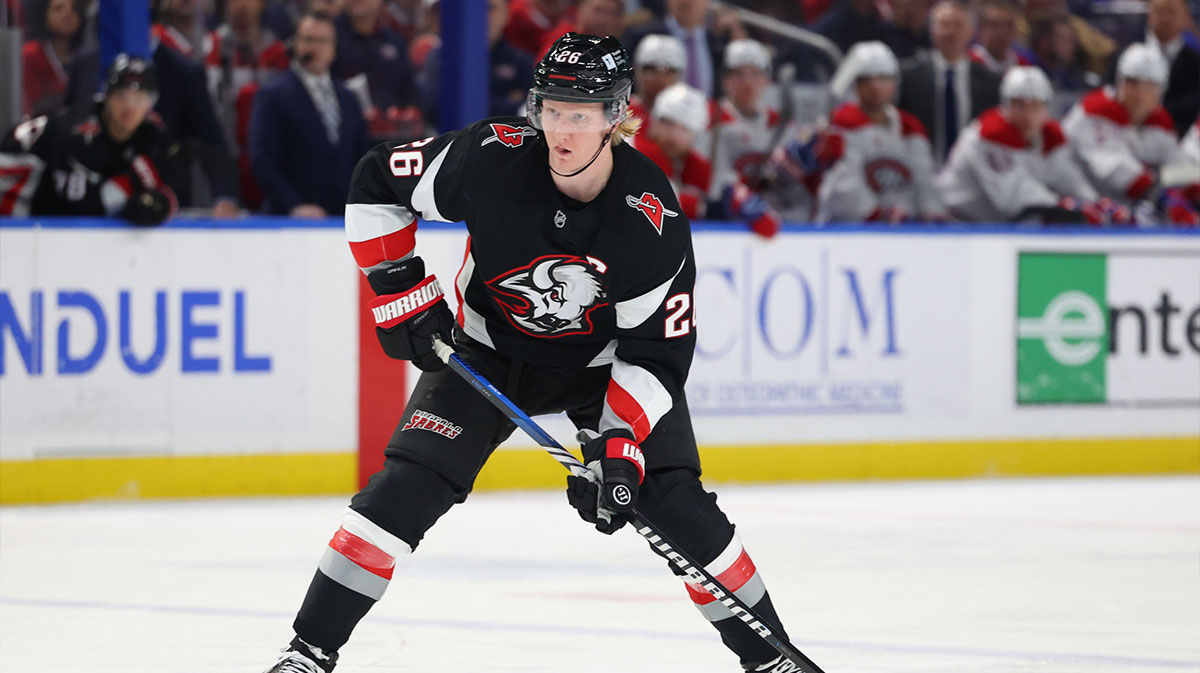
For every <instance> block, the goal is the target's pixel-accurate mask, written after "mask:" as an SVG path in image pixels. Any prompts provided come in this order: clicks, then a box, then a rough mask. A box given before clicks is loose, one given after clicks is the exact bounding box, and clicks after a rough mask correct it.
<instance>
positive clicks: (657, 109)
mask: <svg viewBox="0 0 1200 673" xmlns="http://www.w3.org/2000/svg"><path fill="white" fill-rule="evenodd" d="M650 117H651V118H652V119H667V120H670V121H673V122H675V123H676V124H679V125H680V126H683V127H685V128H687V129H689V130H691V131H692V132H693V133H696V134H700V133H704V130H705V129H707V128H708V100H707V99H705V98H704V94H702V93H700V92H699V91H698V90H696V89H693V88H692V87H690V86H688V85H686V84H684V83H682V82H680V83H678V84H672V85H671V86H669V87H667V88H665V89H663V90H662V92H661V93H659V94H658V98H655V99H654V109H653V110H651V111H650Z"/></svg>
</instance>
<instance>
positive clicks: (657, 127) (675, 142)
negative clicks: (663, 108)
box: [650, 119, 696, 159]
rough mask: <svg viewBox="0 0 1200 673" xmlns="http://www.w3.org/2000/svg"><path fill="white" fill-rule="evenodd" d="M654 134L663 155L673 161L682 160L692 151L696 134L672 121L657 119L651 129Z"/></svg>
mask: <svg viewBox="0 0 1200 673" xmlns="http://www.w3.org/2000/svg"><path fill="white" fill-rule="evenodd" d="M650 128H651V132H652V133H653V134H654V142H656V143H658V146H659V148H661V149H662V151H663V154H666V155H667V156H668V157H670V158H672V159H682V158H683V157H685V156H687V153H688V152H689V151H691V149H692V142H693V141H695V139H696V134H695V133H692V130H691V129H689V128H688V127H686V126H683V125H682V124H676V123H675V122H673V121H671V120H670V119H655V120H654V125H653V126H651V127H650Z"/></svg>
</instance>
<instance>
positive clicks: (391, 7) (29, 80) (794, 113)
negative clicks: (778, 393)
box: [0, 0, 1200, 236]
mask: <svg viewBox="0 0 1200 673" xmlns="http://www.w3.org/2000/svg"><path fill="white" fill-rule="evenodd" d="M3 1H4V2H6V4H7V6H8V10H9V15H10V16H16V17H19V18H20V26H21V27H22V29H23V30H24V33H25V35H26V38H27V41H26V42H25V45H24V48H23V49H22V63H21V66H20V67H21V68H22V88H23V92H22V93H23V95H22V100H21V110H22V112H23V113H24V115H25V116H26V117H25V120H24V121H22V122H21V123H20V124H19V125H18V126H17V127H16V128H14V129H11V130H10V131H9V132H8V133H7V134H6V135H5V136H4V138H3V140H2V141H0V214H22V213H29V212H32V213H61V214H111V215H121V216H124V217H127V218H128V219H130V220H131V221H135V222H138V223H143V224H153V223H156V222H161V221H162V220H164V219H166V218H168V217H170V216H171V215H172V214H174V213H175V212H177V211H178V209H180V208H183V209H186V211H187V212H191V213H199V214H208V215H211V216H214V217H222V218H225V217H235V216H238V215H240V214H243V213H249V212H261V213H270V214H283V215H291V216H294V217H326V216H336V215H339V214H341V213H342V212H343V209H344V202H345V197H346V193H347V191H348V186H349V182H350V177H351V173H352V171H353V169H354V166H355V164H356V162H357V160H358V159H359V157H361V156H362V155H363V154H364V153H366V151H367V150H368V149H369V148H370V147H371V146H372V145H373V144H374V143H377V142H380V141H383V140H387V141H394V142H401V143H402V142H411V141H416V140H419V139H421V138H425V137H428V136H430V135H432V134H433V133H434V125H435V124H434V123H435V122H436V120H437V115H438V110H437V99H438V92H437V89H438V82H439V63H440V52H441V38H440V33H441V26H440V22H441V11H440V9H441V8H440V3H439V0H151V3H150V5H151V7H150V12H151V21H152V22H151V30H150V36H149V39H150V56H149V57H147V58H144V59H143V58H136V57H121V58H118V60H117V62H116V63H114V64H113V67H112V68H111V69H109V70H107V71H106V72H104V73H102V72H101V63H100V57H99V52H98V49H97V45H96V37H95V36H96V12H97V5H98V0H3ZM1189 3H1190V4H1189ZM1196 5H1197V2H1196V1H1195V0H1147V1H1146V2H1145V3H1140V2H1138V3H1106V2H1093V1H1088V0H1021V1H1016V0H975V1H972V2H962V1H958V0H940V1H936V0H843V1H840V2H832V1H831V0H740V1H739V2H737V3H736V4H734V3H718V2H715V0H714V1H712V2H710V0H487V2H486V6H487V40H488V53H489V56H490V64H489V68H490V72H489V77H490V83H489V88H488V91H487V92H486V108H487V110H488V114H489V115H491V116H498V115H523V114H524V105H525V100H526V95H527V92H528V89H529V87H530V85H531V83H532V72H533V67H534V64H535V63H536V62H537V60H538V59H539V58H540V57H541V55H542V54H544V53H545V52H546V51H547V50H548V49H549V47H550V45H552V44H553V43H554V41H555V40H557V39H558V38H559V37H560V36H561V35H563V34H565V33H566V32H569V31H574V32H581V33H589V34H596V35H613V36H617V37H620V38H621V39H622V41H623V43H624V44H625V46H626V47H627V48H628V49H629V50H630V53H631V54H632V55H633V62H634V66H635V83H634V96H633V98H632V100H631V101H630V112H631V114H633V115H635V116H637V117H639V118H640V119H641V120H642V126H641V130H640V131H639V132H638V134H637V135H636V136H635V137H634V138H633V139H632V141H631V144H632V145H633V146H634V147H635V148H636V149H638V150H639V151H641V152H643V153H644V154H646V155H647V156H649V157H650V158H651V159H653V160H654V161H655V162H656V163H657V164H658V165H659V166H660V167H661V168H662V169H663V171H664V172H665V173H666V174H667V176H668V177H669V178H670V179H671V181H672V182H673V183H674V184H675V185H676V189H677V192H678V195H679V200H680V204H681V205H682V206H683V208H684V210H685V211H686V214H687V215H688V216H689V217H691V218H706V219H741V220H745V221H746V222H748V223H750V225H751V227H752V228H753V229H754V230H755V231H757V232H758V233H760V234H763V235H765V236H770V235H772V234H773V233H774V232H775V231H776V230H777V229H778V227H779V226H780V222H781V221H782V220H788V221H799V222H806V221H815V222H864V221H878V222H890V223H895V222H903V221H921V222H948V221H975V222H1001V221H1027V222H1042V223H1091V224H1097V225H1120V224H1138V225H1171V224H1191V225H1196V224H1198V223H1200V216H1198V215H1197V211H1198V210H1200V137H1198V133H1200V130H1198V129H1200V122H1198V121H1197V115H1198V113H1200V38H1198V33H1197V22H1196ZM755 16H757V17H758V20H755V18H754V17H755ZM97 82H102V87H101V88H102V91H101V94H99V95H97V94H96V93H95V90H96V86H95V84H96V83H97ZM481 95H484V94H483V93H482V92H481ZM814 106H816V107H817V108H818V111H819V113H820V114H811V110H812V109H813V107H814Z"/></svg>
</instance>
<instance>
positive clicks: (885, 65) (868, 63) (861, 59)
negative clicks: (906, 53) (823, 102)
mask: <svg viewBox="0 0 1200 673" xmlns="http://www.w3.org/2000/svg"><path fill="white" fill-rule="evenodd" d="M899 75H900V63H899V62H898V61H896V55H895V54H893V53H892V50H891V49H889V48H888V46H887V45H886V44H884V43H882V42H879V41H877V40H875V41H871V42H859V43H857V44H855V45H854V46H853V47H850V51H849V52H848V53H847V54H846V56H845V58H843V59H842V62H841V64H840V65H838V69H837V72H835V73H834V74H833V78H832V79H830V80H829V89H830V91H831V92H832V93H833V95H834V98H837V99H844V98H845V97H846V96H847V95H849V94H851V93H853V90H852V88H851V87H853V85H854V81H855V80H857V79H858V78H859V77H898V76H899Z"/></svg>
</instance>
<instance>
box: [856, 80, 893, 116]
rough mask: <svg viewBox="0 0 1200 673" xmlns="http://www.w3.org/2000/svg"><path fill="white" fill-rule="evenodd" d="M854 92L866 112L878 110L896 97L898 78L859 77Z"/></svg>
mask: <svg viewBox="0 0 1200 673" xmlns="http://www.w3.org/2000/svg"><path fill="white" fill-rule="evenodd" d="M854 91H855V93H857V94H858V103H859V105H861V106H862V108H863V109H864V110H877V109H879V108H881V107H883V106H884V105H887V104H888V103H891V102H892V100H893V99H894V98H895V97H896V78H895V77H859V78H858V81H856V82H855V83H854Z"/></svg>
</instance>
